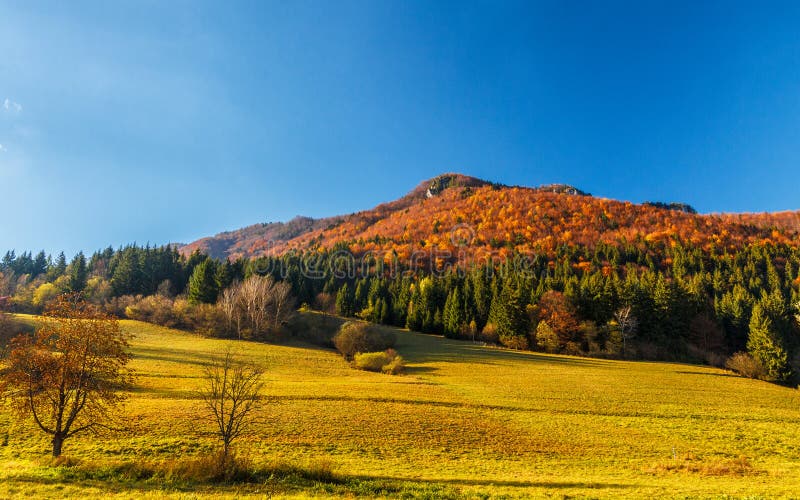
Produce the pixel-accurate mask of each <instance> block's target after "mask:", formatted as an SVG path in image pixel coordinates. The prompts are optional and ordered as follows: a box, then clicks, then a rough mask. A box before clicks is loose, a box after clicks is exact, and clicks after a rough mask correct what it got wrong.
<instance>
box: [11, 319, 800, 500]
mask: <svg viewBox="0 0 800 500" xmlns="http://www.w3.org/2000/svg"><path fill="white" fill-rule="evenodd" d="M123 325H124V328H125V329H127V330H128V331H129V332H131V333H132V334H134V335H135V338H134V340H133V343H132V345H133V354H134V360H133V368H135V370H136V372H137V374H138V378H137V382H136V386H135V388H134V389H133V390H132V392H131V394H130V396H131V397H130V400H129V402H128V405H127V410H126V412H127V415H128V417H129V421H130V427H131V428H132V429H133V430H132V431H131V432H128V433H125V434H118V435H110V436H101V437H93V436H88V435H87V436H78V437H76V438H73V439H72V440H69V441H67V442H66V445H65V454H66V455H67V456H68V457H70V458H71V459H73V460H74V461H76V462H78V463H80V464H83V465H80V466H78V467H77V468H76V469H78V470H80V468H81V467H89V465H91V466H92V467H94V468H95V469H94V470H101V469H102V466H103V464H111V465H113V464H124V463H136V462H142V461H147V462H152V463H158V462H159V461H162V462H163V461H170V460H175V459H179V458H181V457H183V458H186V457H191V456H194V455H198V454H202V453H207V452H209V451H211V450H212V449H213V448H214V446H215V445H216V441H215V439H214V437H213V436H211V435H208V434H207V432H206V431H208V430H210V427H209V426H208V425H207V423H206V422H205V421H203V420H200V419H198V417H197V415H198V410H199V404H198V403H199V401H198V399H197V397H196V392H195V391H196V390H197V389H198V388H199V387H200V385H201V384H202V366H203V364H204V363H207V362H209V361H211V360H213V359H215V358H219V357H220V356H221V355H222V354H223V353H224V351H225V350H226V349H227V348H228V347H231V348H232V349H233V350H234V352H235V353H238V354H239V355H240V356H241V357H243V358H248V359H250V360H252V361H254V362H256V363H259V364H261V365H263V366H264V367H265V369H266V375H265V377H266V385H265V388H264V391H263V396H264V405H263V407H262V409H261V410H260V412H259V414H258V417H259V422H258V424H257V426H256V428H255V429H254V432H253V433H252V435H251V436H248V437H247V438H245V439H243V440H242V441H241V442H240V443H239V446H238V449H239V451H240V453H242V454H245V455H247V456H249V457H250V459H251V460H252V461H253V462H255V463H276V462H280V463H291V464H299V465H298V466H310V467H314V464H320V463H328V464H331V466H332V468H333V470H334V472H335V474H336V475H337V476H338V480H336V481H332V482H325V481H312V480H305V481H276V482H275V483H274V484H272V483H265V484H247V485H217V486H213V485H208V484H201V483H192V482H186V481H165V480H163V479H160V480H155V479H146V478H137V477H130V476H126V475H125V474H108V477H104V476H103V475H102V474H100V473H97V474H94V475H92V474H80V473H77V472H74V471H72V470H71V469H73V468H71V467H63V466H62V467H52V466H50V465H48V451H49V449H48V444H49V443H48V440H47V439H46V437H45V436H44V435H42V434H40V433H38V432H35V431H34V429H33V426H32V424H31V423H30V422H16V421H14V420H13V419H12V418H11V417H10V416H9V415H8V414H7V413H0V445H2V446H0V497H15V496H29V497H31V496H50V497H63V496H67V495H75V496H101V495H105V494H111V493H113V494H117V495H120V496H123V497H131V498H138V497H142V496H151V497H158V496H174V497H198V496H201V497H202V496H214V497H225V496H230V497H241V496H246V495H254V496H257V497H263V496H298V497H306V496H320V497H322V496H328V495H332V496H357V495H365V496H382V495H391V496H406V497H414V496H420V497H429V498H439V497H466V498H486V497H492V498H494V497H500V498H503V497H510V498H517V497H524V498H529V497H548V498H549V497H555V498H566V497H579V498H580V497H593V498H594V497H600V498H607V497H621V498H646V497H669V498H678V497H680V498H687V497H689V498H730V497H733V498H740V497H748V498H762V497H763V498H792V497H795V498H796V497H798V495H800V391H798V390H796V389H791V388H786V387H780V386H777V385H771V384H767V383H765V382H759V381H753V380H748V379H743V378H739V377H735V376H732V375H731V374H730V373H728V372H725V371H722V370H717V369H711V368H704V367H699V366H694V365H683V364H670V363H643V362H622V361H607V360H598V359H584V358H577V357H569V356H555V355H542V354H535V353H528V352H524V353H523V352H514V351H507V350H501V349H497V348H491V347H483V346H480V345H477V344H472V343H469V342H459V341H452V340H447V339H443V338H440V337H434V336H429V335H422V334H416V333H411V332H406V331H399V330H398V332H397V333H398V346H397V350H398V351H399V352H400V353H401V354H402V355H403V357H404V358H406V360H407V361H408V363H409V368H408V371H407V373H406V374H405V375H402V376H389V375H383V374H376V373H368V372H360V371H356V370H353V369H351V368H350V367H349V366H348V365H347V364H346V362H345V361H344V360H343V359H342V358H341V357H340V356H338V355H337V354H336V353H334V352H333V351H329V350H325V349H321V348H316V347H311V346H307V345H303V344H291V345H268V344H262V343H255V342H238V341H225V340H214V339H206V338H202V337H198V336H195V335H192V334H188V333H184V332H179V331H175V330H169V329H165V328H161V327H156V326H153V325H149V324H145V323H138V322H132V321H124V322H123ZM6 429H8V430H7V431H6ZM109 467H110V465H109Z"/></svg>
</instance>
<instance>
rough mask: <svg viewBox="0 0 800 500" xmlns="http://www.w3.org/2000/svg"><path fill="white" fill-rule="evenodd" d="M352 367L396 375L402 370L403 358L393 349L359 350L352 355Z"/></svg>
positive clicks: (403, 365) (403, 366)
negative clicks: (381, 350) (377, 350)
mask: <svg viewBox="0 0 800 500" xmlns="http://www.w3.org/2000/svg"><path fill="white" fill-rule="evenodd" d="M353 368H356V369H357V370H365V371H369V372H378V373H386V374H389V375H397V374H399V373H402V372H403V369H404V368H405V364H404V362H403V358H402V357H401V356H400V355H398V354H397V351H395V350H394V349H387V350H386V351H383V352H363V353H362V352H359V353H356V354H355V355H354V357H353Z"/></svg>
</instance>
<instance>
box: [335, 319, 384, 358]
mask: <svg viewBox="0 0 800 500" xmlns="http://www.w3.org/2000/svg"><path fill="white" fill-rule="evenodd" d="M396 341H397V336H396V335H395V334H394V333H392V332H390V331H387V330H385V329H382V328H380V327H376V326H372V325H368V324H366V323H358V322H354V321H348V322H347V323H345V324H343V325H342V327H341V328H340V329H339V333H337V334H336V336H335V337H334V338H333V345H335V346H336V349H337V350H338V351H339V352H340V353H341V354H342V356H344V357H345V359H353V356H355V354H356V353H359V352H377V351H384V350H386V349H389V348H391V347H394V344H395V342H396Z"/></svg>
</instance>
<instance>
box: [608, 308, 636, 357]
mask: <svg viewBox="0 0 800 500" xmlns="http://www.w3.org/2000/svg"><path fill="white" fill-rule="evenodd" d="M614 319H615V320H616V322H617V325H618V326H619V334H620V337H622V357H623V358H624V357H625V347H626V344H627V342H628V340H631V339H632V338H634V337H635V336H636V330H637V328H638V327H639V322H638V320H637V319H636V316H634V315H633V312H632V309H631V306H625V307H623V308H621V309H619V310H618V311H617V312H615V313H614Z"/></svg>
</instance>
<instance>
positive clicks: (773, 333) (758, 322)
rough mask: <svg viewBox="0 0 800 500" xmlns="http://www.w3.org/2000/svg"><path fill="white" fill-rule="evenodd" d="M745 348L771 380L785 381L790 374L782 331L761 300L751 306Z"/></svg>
mask: <svg viewBox="0 0 800 500" xmlns="http://www.w3.org/2000/svg"><path fill="white" fill-rule="evenodd" d="M747 350H748V351H749V352H750V354H751V355H752V356H753V357H754V358H755V359H757V360H758V361H759V362H760V363H761V365H762V366H763V367H764V370H765V371H766V374H767V377H769V378H770V379H772V380H777V381H785V380H787V379H788V378H789V375H790V374H791V369H790V368H789V355H788V353H787V352H786V349H785V347H784V339H783V337H782V332H781V331H780V329H779V328H778V327H777V326H776V324H775V321H774V320H773V318H770V315H769V313H768V311H767V310H765V308H764V306H763V305H762V303H761V302H759V303H757V304H756V305H755V306H754V307H753V315H752V317H751V318H750V336H749V338H748V340H747Z"/></svg>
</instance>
